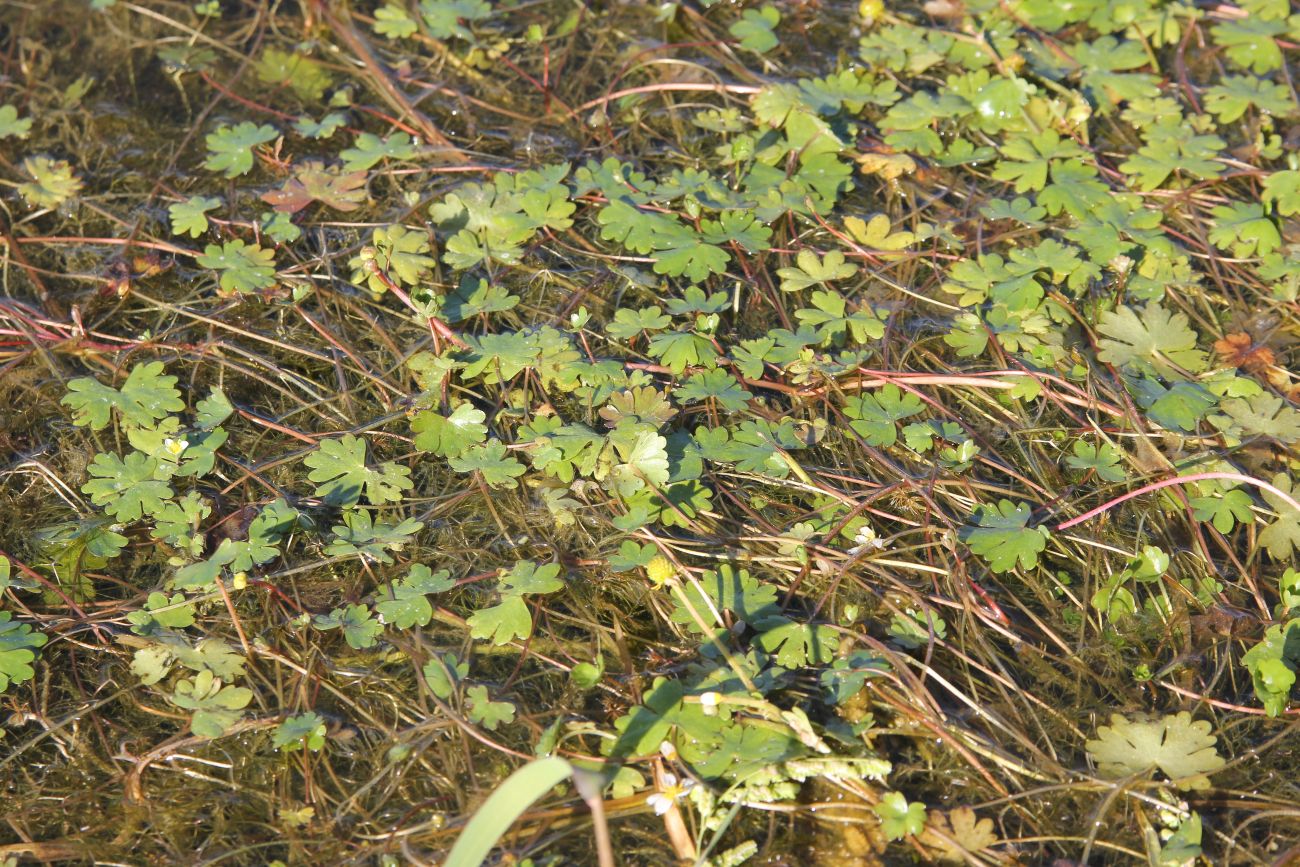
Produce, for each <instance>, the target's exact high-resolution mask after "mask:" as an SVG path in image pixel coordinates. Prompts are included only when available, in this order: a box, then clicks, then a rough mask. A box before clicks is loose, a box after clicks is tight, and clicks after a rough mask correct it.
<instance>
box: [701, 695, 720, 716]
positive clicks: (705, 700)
mask: <svg viewBox="0 0 1300 867" xmlns="http://www.w3.org/2000/svg"><path fill="white" fill-rule="evenodd" d="M721 698H722V696H720V695H718V694H717V693H716V692H706V693H704V694H703V695H701V696H700V710H702V711H704V715H705V716H716V715H717V713H718V701H719V700H720V699H721Z"/></svg>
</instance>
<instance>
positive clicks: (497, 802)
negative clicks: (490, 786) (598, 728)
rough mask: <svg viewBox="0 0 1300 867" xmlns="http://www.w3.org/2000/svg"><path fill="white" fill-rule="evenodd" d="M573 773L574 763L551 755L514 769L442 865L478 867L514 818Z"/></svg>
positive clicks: (507, 829) (475, 815) (485, 802)
mask: <svg viewBox="0 0 1300 867" xmlns="http://www.w3.org/2000/svg"><path fill="white" fill-rule="evenodd" d="M572 774H573V766H572V765H570V764H569V763H568V762H566V761H565V760H564V759H560V758H556V757H554V756H552V757H550V758H545V759H538V760H536V761H533V762H529V763H528V764H526V765H524V766H523V767H522V768H520V769H519V770H517V771H515V772H514V773H513V774H511V775H510V776H509V777H507V778H506V781H505V782H504V783H502V784H501V785H500V786H498V787H497V790H496V791H495V792H493V793H492V794H491V796H490V797H489V798H488V799H487V800H486V801H484V802H483V804H482V806H480V807H479V808H478V811H477V812H475V813H474V818H472V819H470V820H469V824H467V825H466V826H465V830H464V831H461V832H460V837H459V839H457V840H456V845H455V846H453V847H452V849H451V854H450V855H448V856H447V861H446V863H445V864H444V865H443V867H480V865H481V864H482V863H483V862H484V861H485V860H486V859H487V856H488V853H489V852H491V851H492V847H494V846H496V844H497V841H499V840H500V839H501V838H502V837H503V836H505V833H506V831H509V830H510V826H511V825H513V824H514V822H515V820H516V819H518V818H519V817H520V816H521V815H523V812H524V811H525V810H527V809H528V808H529V807H530V806H532V805H533V802H534V801H536V800H537V799H538V798H540V797H541V796H542V795H545V794H546V793H547V792H549V791H550V790H551V788H552V787H554V786H555V785H556V784H558V783H560V782H562V781H563V780H564V779H566V778H567V777H569V776H571V775H572Z"/></svg>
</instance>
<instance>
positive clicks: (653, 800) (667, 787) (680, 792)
mask: <svg viewBox="0 0 1300 867" xmlns="http://www.w3.org/2000/svg"><path fill="white" fill-rule="evenodd" d="M662 783H663V787H662V788H661V789H660V790H659V791H657V792H655V793H654V794H653V795H651V796H650V797H648V798H646V799H645V802H646V803H647V804H649V805H650V806H651V807H652V808H654V811H655V815H656V816H662V815H663V814H664V813H667V812H668V811H669V810H671V809H672V807H673V804H674V803H676V802H677V801H680V800H681V799H682V798H684V797H686V793H687V792H689V791H690V790H691V787H692V786H694V785H695V781H694V780H682V781H681V782H678V781H677V777H676V776H674V775H673V774H664V775H663V780H662Z"/></svg>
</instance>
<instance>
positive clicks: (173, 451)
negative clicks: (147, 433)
mask: <svg viewBox="0 0 1300 867" xmlns="http://www.w3.org/2000/svg"><path fill="white" fill-rule="evenodd" d="M189 447H190V444H189V443H187V442H186V441H185V440H183V439H179V440H174V439H172V438H171V437H167V438H166V439H164V440H163V448H164V449H166V450H167V454H169V455H171V456H172V457H174V458H179V457H180V456H181V453H182V452H184V451H185V450H186V449H187V448H189Z"/></svg>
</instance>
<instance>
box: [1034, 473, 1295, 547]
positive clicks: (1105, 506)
mask: <svg viewBox="0 0 1300 867" xmlns="http://www.w3.org/2000/svg"><path fill="white" fill-rule="evenodd" d="M1209 479H1226V480H1228V481H1233V482H1241V483H1242V484H1246V485H1254V486H1255V487H1257V488H1262V489H1263V490H1265V491H1268V492H1269V493H1271V494H1273V495H1274V496H1276V497H1277V498H1278V499H1280V500H1282V502H1284V503H1286V504H1287V505H1288V506H1290V507H1291V508H1293V509H1295V510H1296V511H1297V512H1300V503H1298V502H1296V500H1295V499H1294V498H1293V497H1292V496H1291V495H1290V494H1288V493H1287V492H1286V491H1283V490H1281V489H1280V488H1277V487H1274V486H1273V485H1270V484H1269V483H1268V482H1261V481H1260V480H1259V479H1256V478H1252V477H1250V476H1244V475H1242V474H1241V473H1195V474H1193V475H1190V476H1175V477H1174V478H1172V479H1165V480H1164V481H1160V482H1152V483H1151V484H1149V485H1144V486H1142V487H1140V488H1138V489H1137V490H1136V491H1129V492H1128V493H1127V494H1125V495H1124V496H1122V497H1116V498H1115V499H1113V500H1110V501H1108V502H1105V503H1102V504H1101V505H1100V506H1098V507H1097V508H1095V509H1090V510H1089V511H1087V512H1084V513H1083V514H1082V515H1080V516H1079V517H1077V518H1071V519H1070V520H1068V521H1063V522H1062V523H1060V524H1057V525H1056V531H1057V532H1058V533H1059V532H1060V531H1062V530H1068V529H1070V528H1071V527H1073V526H1074V525H1076V524H1082V523H1083V522H1084V521H1086V520H1088V519H1089V518H1094V517H1096V516H1097V515H1100V514H1101V513H1102V512H1107V511H1110V510H1111V509H1113V508H1114V507H1115V506H1118V505H1119V504H1120V503H1122V502H1124V501H1125V500H1131V499H1133V498H1134V497H1140V496H1142V495H1143V494H1149V493H1151V492H1152V491H1158V490H1160V489H1161V488H1169V487H1173V486H1174V485H1183V484H1187V483H1189V482H1204V481H1207V480H1209Z"/></svg>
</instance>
